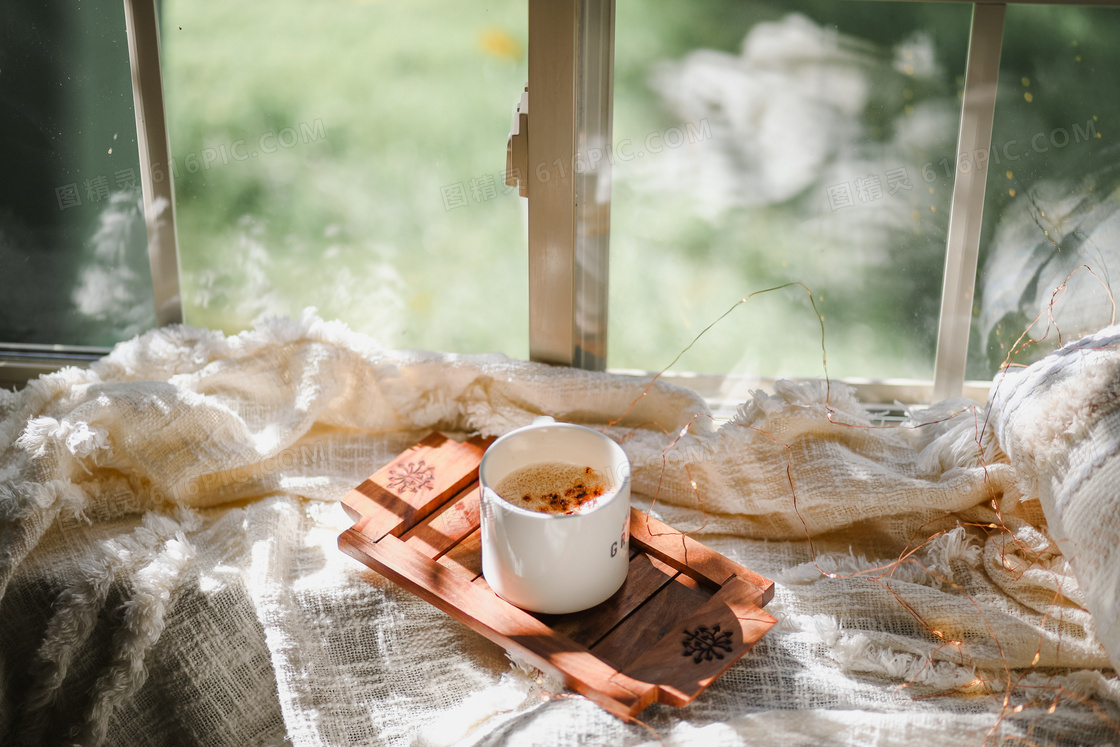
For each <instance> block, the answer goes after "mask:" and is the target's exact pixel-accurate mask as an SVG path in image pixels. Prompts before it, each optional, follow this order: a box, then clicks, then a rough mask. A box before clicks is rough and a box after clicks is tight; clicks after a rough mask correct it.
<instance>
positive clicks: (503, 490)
mask: <svg viewBox="0 0 1120 747" xmlns="http://www.w3.org/2000/svg"><path fill="white" fill-rule="evenodd" d="M495 489H496V490H497V492H498V495H500V496H502V498H504V499H505V500H506V501H508V502H509V503H512V504H513V505H515V506H520V507H521V508H527V509H529V510H531V511H539V512H541V513H545V514H574V513H576V512H578V511H580V510H582V509H586V508H590V507H591V506H594V505H595V504H596V503H597V502H598V499H599V498H600V496H602V495H604V494H606V493H607V492H609V491H610V482H609V481H608V480H607V478H606V477H605V476H604V475H603V474H602V473H601V472H599V471H598V470H595V469H593V468H591V467H588V466H586V465H580V464H571V463H569V462H538V463H536V464H530V465H528V466H525V467H521V468H519V469H516V470H514V471H513V472H511V473H509V474H508V475H506V476H505V477H503V478H502V479H501V480H500V481H499V482H498V485H497V487H496V488H495Z"/></svg>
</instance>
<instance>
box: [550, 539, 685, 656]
mask: <svg viewBox="0 0 1120 747" xmlns="http://www.w3.org/2000/svg"><path fill="white" fill-rule="evenodd" d="M676 575H677V573H676V571H675V570H674V569H673V568H671V567H669V566H667V565H665V564H664V563H662V562H661V561H660V560H657V559H656V558H652V557H650V556H649V555H646V554H645V553H644V552H639V553H637V554H636V555H634V557H633V558H631V559H630V570H629V572H628V573H627V575H626V581H625V582H624V583H623V584H622V588H621V589H619V590H618V591H617V592H616V593H615V595H614V596H612V597H611V598H610V599H608V600H607V601H605V602H603V603H602V604H600V605H599V606H597V607H595V608H594V609H590V610H586V611H584V612H577V613H575V614H571V615H550V616H547V617H546V616H541V618H542V619H543V620H544V621H545V622H546V623H547V624H548V625H549V627H551V628H552V629H553V630H555V631H557V632H560V633H563V634H564V635H566V636H568V637H569V638H571V639H572V640H573V641H577V642H579V643H581V644H583V645H584V646H587V647H588V648H591V647H592V646H594V645H595V644H596V643H598V642H599V641H600V640H602V638H603V637H604V636H605V635H607V633H609V632H610V631H611V630H612V629H613V628H614V627H615V626H616V625H618V624H619V623H620V622H622V621H623V620H624V619H626V617H627V616H628V615H630V614H631V613H632V612H634V610H636V609H638V608H639V607H640V606H642V605H643V604H645V603H646V601H648V600H649V598H650V597H652V596H653V595H654V594H656V593H657V590H658V589H660V588H661V587H662V586H664V585H665V584H667V583H669V582H670V581H672V580H673V578H674V576H676Z"/></svg>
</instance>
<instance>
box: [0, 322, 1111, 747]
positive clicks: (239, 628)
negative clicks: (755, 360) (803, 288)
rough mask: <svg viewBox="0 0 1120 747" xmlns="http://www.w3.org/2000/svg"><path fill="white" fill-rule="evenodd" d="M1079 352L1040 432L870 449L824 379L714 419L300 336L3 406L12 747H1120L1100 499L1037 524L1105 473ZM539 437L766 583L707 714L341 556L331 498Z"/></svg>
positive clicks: (148, 351)
mask: <svg viewBox="0 0 1120 747" xmlns="http://www.w3.org/2000/svg"><path fill="white" fill-rule="evenodd" d="M1108 332H1109V331H1106V332H1105V333H1102V334H1104V335H1107V334H1108ZM1111 333H1112V334H1114V335H1115V334H1116V330H1111ZM1095 347H1096V348H1101V347H1106V348H1107V346H1102V345H1097V346H1095ZM1092 352H1093V354H1094V355H1096V356H1098V358H1096V359H1094V362H1091V363H1092V365H1087V364H1085V361H1086V360H1087V359H1084V358H1080V357H1078V356H1076V355H1075V356H1072V357H1071V356H1070V355H1066V358H1065V360H1067V361H1072V360H1074V359H1077V360H1080V361H1082V364H1083V365H1080V367H1079V368H1072V367H1069V366H1067V365H1065V364H1061V363H1060V362H1057V361H1058V358H1056V357H1053V356H1052V357H1051V358H1049V359H1047V361H1044V363H1047V365H1050V366H1051V367H1054V366H1057V368H1058V369H1061V370H1063V371H1064V372H1065V378H1064V379H1063V382H1064V383H1063V387H1064V388H1063V389H1062V395H1061V398H1060V400H1051V401H1050V403H1049V405H1048V406H1042V407H1040V406H1038V403H1039V402H1040V401H1041V400H1039V399H1038V398H1037V397H1036V394H1035V392H1032V391H1031V388H1030V387H1026V388H1017V387H1013V386H1010V385H1008V386H1003V385H1000V386H997V387H996V389H995V391H996V395H995V397H994V398H993V403H992V406H991V407H988V406H980V405H977V404H975V403H968V402H964V401H961V402H946V403H942V404H940V405H939V406H938V407H936V408H933V409H932V410H930V411H926V412H920V413H912V419H913V422H912V423H910V424H909V425H907V426H904V427H871V425H872V424H871V422H870V421H869V420H868V416H867V414H866V412H865V410H864V408H863V407H862V406H861V405H860V404H859V403H858V402H857V401H856V400H855V399H854V397H853V396H852V394H851V392H850V391H848V390H847V389H846V388H844V387H842V386H840V385H837V384H835V383H833V384H832V385H831V386H828V385H827V384H826V383H824V382H809V383H804V384H798V385H795V384H791V383H779V384H778V385H777V387H776V390H775V391H774V392H772V393H770V394H763V393H761V392H759V393H756V394H755V395H754V396H753V397H752V399H751V400H750V401H749V402H747V403H745V404H744V405H743V406H742V407H741V408H740V410H739V412H738V415H737V417H736V418H735V419H734V421H732V422H726V423H716V422H714V421H713V420H712V418H711V417H710V415H709V414H708V410H707V409H706V407H705V404H704V402H703V401H702V400H701V399H699V398H698V397H697V396H695V395H694V394H692V393H690V392H688V391H686V390H682V389H678V388H675V387H671V386H667V385H662V384H661V383H660V382H658V383H657V384H655V385H654V386H652V387H651V388H649V389H648V393H646V394H645V395H644V396H643V392H645V391H646V389H647V385H648V384H649V381H648V380H637V379H634V378H629V377H623V376H614V375H608V374H597V373H589V372H582V371H574V370H569V369H563V368H553V367H548V366H543V365H537V364H530V363H525V362H520V361H514V360H509V359H507V358H505V357H502V356H497V355H484V356H464V355H447V354H435V353H422V352H397V351H387V350H383V349H381V348H380V347H379V346H378V345H377V344H376V343H374V342H373V341H371V340H370V339H369V338H367V337H363V336H360V335H357V334H354V333H352V332H350V331H348V330H347V329H346V328H345V327H344V326H342V325H340V324H337V323H328V322H324V321H322V320H320V319H318V318H316V317H315V316H314V315H312V314H307V315H305V316H304V317H302V318H301V319H299V320H275V321H271V322H267V323H264V324H262V325H261V326H259V327H258V328H257V329H255V330H253V331H252V332H248V333H244V334H241V335H238V336H234V337H225V336H223V335H221V334H218V333H215V332H210V331H205V330H199V329H192V328H189V327H172V328H168V329H162V330H157V331H154V332H150V333H148V334H145V335H143V336H141V337H139V338H137V339H134V340H132V341H129V342H126V343H123V344H121V345H119V346H118V347H117V348H116V349H115V350H114V351H113V352H112V354H110V355H109V356H108V357H106V358H105V359H103V360H101V361H98V362H97V363H96V364H94V365H93V366H92V367H91V368H90V369H89V370H76V369H67V370H64V371H61V372H59V373H57V374H53V375H50V376H45V377H42V378H41V379H39V380H37V381H34V382H32V383H31V384H29V385H28V386H27V387H26V388H25V389H23V390H21V391H19V392H15V393H11V392H3V393H0V474H2V480H0V543H2V544H0V626H2V637H0V641H2V643H0V647H2V648H0V650H2V652H3V655H2V659H0V682H2V685H0V687H2V692H0V743H3V744H19V743H30V744H40V743H49V744H56V743H81V744H108V745H131V744H205V745H233V746H236V747H244V746H245V745H257V744H281V743H285V742H290V743H292V744H296V745H405V744H407V745H444V744H480V745H481V744H485V745H491V744H548V745H576V744H581V745H585V744H604V745H636V744H657V743H659V742H660V743H664V744H697V745H705V746H707V745H718V744H728V745H740V744H781V745H801V744H804V745H820V744H829V745H864V744H877V745H894V744H897V745H911V744H930V745H937V744H946V745H954V747H959V746H960V745H962V744H981V743H985V742H987V743H990V744H998V743H1000V742H1001V740H1003V739H1006V738H1020V737H1021V738H1023V739H1029V740H1032V743H1037V744H1109V743H1117V742H1120V709H1118V707H1117V703H1118V697H1120V682H1118V680H1117V677H1116V674H1115V672H1114V669H1113V666H1114V663H1115V662H1116V661H1117V660H1118V659H1120V656H1118V654H1120V647H1117V646H1116V645H1115V643H1114V642H1115V641H1116V637H1115V636H1116V629H1115V628H1114V627H1112V622H1113V619H1114V618H1115V615H1116V612H1117V607H1116V604H1115V603H1116V600H1117V599H1118V598H1120V597H1118V595H1117V587H1116V584H1115V579H1116V577H1117V575H1118V572H1117V568H1118V567H1120V563H1118V562H1117V561H1118V559H1117V558H1116V557H1115V556H1114V555H1107V556H1101V555H1099V553H1102V552H1106V551H1115V549H1116V546H1117V544H1118V543H1117V542H1113V544H1112V546H1111V550H1109V548H1107V547H1104V545H1103V544H1102V545H1100V546H1098V545H1093V544H1092V542H1093V541H1096V540H1094V539H1093V538H1094V537H1098V535H1100V534H1101V532H1099V531H1097V529H1098V527H1105V529H1108V527H1115V526H1116V525H1117V516H1118V515H1120V514H1118V513H1117V508H1116V499H1115V498H1114V499H1113V500H1112V501H1111V502H1108V503H1107V509H1101V510H1100V511H1098V513H1097V514H1094V513H1093V510H1094V508H1093V505H1096V504H1091V505H1089V506H1088V507H1084V506H1082V507H1081V508H1079V509H1078V510H1079V511H1080V513H1078V514H1077V517H1078V518H1077V524H1076V526H1074V527H1065V526H1063V531H1062V533H1061V536H1055V532H1054V530H1053V527H1054V526H1056V524H1055V522H1054V516H1053V515H1052V514H1053V511H1054V509H1055V508H1057V509H1058V511H1059V513H1060V512H1061V510H1062V509H1063V507H1068V506H1070V505H1073V504H1075V503H1077V496H1078V495H1080V493H1078V492H1077V490H1076V487H1077V486H1076V485H1073V483H1072V482H1071V480H1070V479H1067V478H1068V474H1067V471H1066V469H1067V466H1068V464H1069V463H1070V459H1069V457H1068V455H1070V454H1075V457H1076V458H1075V459H1074V461H1075V462H1076V464H1077V465H1081V464H1083V463H1092V461H1093V459H1094V458H1096V459H1097V461H1098V462H1099V461H1101V460H1102V459H1104V461H1108V459H1105V456H1104V455H1102V453H1101V452H1100V449H1096V451H1094V450H1093V448H1095V447H1093V448H1089V447H1084V446H1083V444H1084V443H1088V442H1087V441H1084V439H1083V438H1082V437H1081V436H1079V435H1078V433H1082V434H1083V435H1084V437H1085V438H1089V437H1092V438H1095V439H1097V440H1096V441H1093V443H1094V444H1103V443H1109V444H1115V443H1116V442H1117V430H1118V426H1117V417H1113V416H1110V417H1108V418H1106V417H1104V415H1105V414H1106V413H1108V412H1111V413H1115V412H1116V411H1117V405H1116V397H1117V391H1118V390H1120V374H1118V373H1117V372H1118V371H1120V363H1118V360H1120V358H1118V357H1117V354H1116V351H1115V350H1113V349H1111V348H1108V349H1104V350H1100V349H1095V350H1093V351H1092ZM1031 370H1034V369H1031ZM1102 372H1106V373H1104V374H1102ZM1019 375H1020V376H1029V375H1030V374H1028V373H1024V374H1019ZM1008 381H1010V379H1009V380H1008ZM1006 393H1017V396H1014V397H1012V396H1008V395H1007V394H1006ZM1058 402H1060V403H1061V404H1062V405H1063V406H1068V407H1066V409H1063V407H1057V406H1056V404H1057V403H1058ZM1078 402H1081V403H1083V404H1084V408H1083V409H1082V411H1083V412H1088V411H1090V410H1091V417H1090V416H1088V415H1087V416H1086V418H1087V419H1084V423H1085V425H1084V428H1082V431H1079V432H1070V433H1066V435H1065V436H1063V437H1062V438H1056V437H1051V438H1049V440H1045V439H1043V440H1041V441H1040V439H1039V438H1035V436H1038V435H1039V434H1043V433H1049V434H1052V433H1054V432H1056V431H1062V426H1061V424H1060V423H1059V422H1058V420H1055V419H1060V418H1063V417H1066V416H1067V415H1068V414H1069V412H1071V411H1072V410H1071V409H1069V408H1073V409H1076V406H1077V403H1078ZM1032 408H1033V409H1032ZM1109 408H1111V409H1109ZM539 414H548V415H552V416H554V417H556V418H558V419H561V420H569V421H574V422H581V423H587V424H592V425H595V426H598V427H604V426H606V428H605V430H606V432H607V433H608V434H610V435H611V436H612V437H614V438H616V439H617V440H619V441H620V442H621V443H622V444H623V445H624V447H625V448H626V450H627V452H628V454H629V456H630V458H631V461H632V462H633V464H634V467H635V471H634V490H635V494H636V502H637V503H638V504H639V505H641V506H644V507H647V508H650V510H651V511H652V513H654V514H655V515H657V516H658V517H659V518H661V519H662V520H664V521H667V522H668V523H670V524H672V525H674V526H676V527H678V528H680V529H682V530H685V531H693V530H695V532H696V534H695V536H696V538H697V539H699V540H700V541H701V542H704V543H706V544H708V545H709V546H711V547H712V548H714V549H716V550H717V551H719V552H722V553H724V554H725V555H727V556H729V557H730V558H732V559H733V560H736V561H738V562H740V563H742V564H744V565H746V566H748V567H750V568H751V569H753V570H755V571H758V572H759V573H762V574H763V575H767V576H769V577H771V578H774V579H775V580H776V581H777V586H776V594H775V598H774V601H773V602H772V603H771V604H770V606H769V607H768V610H769V611H770V612H771V613H772V614H774V615H775V616H776V617H777V618H778V620H779V625H778V626H777V627H775V628H774V629H773V630H772V631H771V632H770V633H769V634H767V636H766V637H765V638H763V639H762V641H761V642H760V643H759V644H758V645H757V646H756V647H755V648H754V649H753V650H752V651H751V652H750V653H749V654H747V656H746V657H744V658H743V659H742V660H741V661H740V662H739V663H738V664H736V665H735V666H734V667H732V668H731V669H730V670H728V672H727V673H726V674H725V675H724V676H723V677H721V678H720V679H718V680H717V681H716V682H715V683H714V684H713V685H712V686H711V687H710V688H709V689H708V690H707V691H706V692H704V693H703V694H702V695H701V696H700V697H699V698H698V699H697V700H696V701H695V702H694V703H693V704H692V705H690V706H688V707H686V708H681V709H677V708H671V707H668V706H660V705H654V706H651V707H650V708H648V709H647V710H646V711H645V712H643V713H642V714H641V718H642V721H643V723H641V724H624V723H623V722H621V721H619V720H618V719H616V718H614V717H613V716H610V715H609V714H607V713H606V712H605V711H603V710H601V709H600V708H599V707H598V706H596V705H594V704H593V703H591V702H590V701H587V700H585V699H584V698H582V697H579V696H575V695H574V694H572V693H570V692H567V691H565V690H564V689H563V688H562V687H560V686H559V685H557V683H555V682H551V681H549V680H548V679H547V678H546V677H543V676H541V675H540V673H538V672H535V671H533V670H530V669H528V668H525V667H522V666H519V665H517V664H515V663H513V662H511V661H510V660H509V659H508V658H507V657H506V656H505V655H504V653H503V652H502V650H501V649H499V648H498V647H497V646H495V645H494V644H492V643H490V642H488V641H487V640H485V639H483V638H482V637H480V636H478V635H477V634H475V633H473V632H471V631H470V630H468V629H467V628H466V627H464V626H462V625H460V624H459V623H457V622H456V621H454V620H453V619H452V618H450V617H448V616H446V615H445V614H443V613H442V612H439V611H438V610H436V609H435V608H433V607H431V606H429V605H428V604H426V603H425V602H423V601H420V600H419V599H417V598H415V597H414V596H413V595H411V594H409V593H408V592H406V591H404V590H403V589H400V588H398V587H396V586H394V585H393V584H391V583H390V582H388V581H386V580H385V579H383V578H382V577H380V576H378V575H377V574H376V573H374V572H372V571H370V570H368V569H367V568H365V567H364V566H362V565H361V564H359V563H357V562H356V561H354V560H353V559H351V558H349V557H347V556H345V555H343V554H342V553H341V552H339V551H338V549H337V547H336V540H337V536H338V534H339V532H341V531H342V530H343V529H345V528H346V527H347V526H348V525H349V522H348V521H347V520H346V518H345V515H344V514H343V512H342V511H341V509H340V508H339V505H338V503H337V501H338V499H339V498H340V497H341V496H342V495H343V494H344V493H345V492H347V491H348V490H349V489H350V488H351V487H353V486H354V485H356V484H357V483H358V482H360V481H361V480H363V479H364V478H365V477H366V476H368V475H369V474H370V473H372V472H373V471H375V470H376V469H377V468H378V467H379V466H380V465H382V464H384V463H386V462H387V461H389V460H390V459H391V458H392V457H394V456H395V455H396V454H397V453H399V452H400V451H401V450H402V449H404V448H405V447H407V446H409V445H411V444H412V443H414V442H415V441H417V440H418V439H419V438H421V437H422V436H423V435H425V434H426V433H428V432H429V431H431V430H441V431H444V432H446V433H449V434H451V435H453V436H456V437H465V436H467V435H469V434H471V433H476V432H477V433H481V434H484V435H494V434H500V433H503V432H505V431H507V430H509V429H511V428H513V427H515V426H518V425H521V424H524V423H527V422H529V421H530V420H531V419H532V418H533V417H534V416H536V415H539ZM618 418H622V420H621V421H619V422H617V423H615V424H611V423H612V422H613V421H615V420H616V419H618ZM608 424H611V425H608ZM1067 430H1068V429H1067ZM1062 432H1064V431H1062ZM1085 434H1088V435H1085ZM1109 439H1111V440H1109ZM1007 444H1014V448H1010V447H1007V446H1006V445H1007ZM1079 448H1080V449H1081V451H1078V449H1079ZM1085 448H1088V449H1089V450H1088V452H1086V451H1085ZM1005 450H1006V451H1007V453H1006V454H1005ZM1082 452H1084V453H1082ZM1008 454H1009V455H1010V458H1009V456H1008ZM1063 454H1065V455H1066V457H1063V456H1062V455H1063ZM1077 454H1081V456H1076V455H1077ZM1085 454H1088V456H1085ZM1082 457H1084V458H1082ZM1107 457H1108V458H1109V459H1115V458H1118V457H1116V456H1115V449H1113V450H1112V451H1110V452H1109V453H1108V455H1107ZM1063 459H1065V461H1063ZM1086 459H1088V462H1086V461H1085V460H1086ZM1111 464H1112V465H1113V466H1115V464H1116V462H1115V461H1112V462H1111ZM1110 468H1111V467H1110ZM1118 469H1120V468H1118ZM1109 474H1112V473H1109ZM1078 475H1080V477H1079V479H1082V482H1084V479H1085V470H1081V471H1080V472H1078ZM1115 485H1116V483H1115V482H1113V483H1111V485H1109V484H1108V483H1107V481H1105V482H1104V483H1102V484H1101V485H1098V486H1097V490H1098V493H1103V494H1106V495H1107V493H1108V492H1109V491H1111V492H1112V493H1113V494H1115V492H1116V488H1115ZM1039 486H1044V487H1045V489H1044V490H1041V491H1040V490H1039ZM1063 489H1067V490H1066V492H1067V493H1069V494H1068V495H1067V494H1063V493H1061V491H1062V490H1063ZM1071 491H1072V492H1071ZM1056 496H1057V497H1056ZM1071 501H1072V503H1071ZM1098 503H1099V501H1098ZM651 504H652V507H651ZM1078 505H1080V504H1078ZM1069 516H1070V514H1069V512H1068V509H1067V510H1066V513H1062V514H1061V517H1062V518H1061V521H1064V522H1067V523H1068V522H1069ZM1047 518H1050V519H1051V521H1050V524H1049V526H1050V527H1051V528H1050V529H1048V522H1047ZM1086 521H1087V522H1088V524H1085V522H1086ZM1110 522H1111V523H1110ZM1077 527H1081V528H1082V530H1083V531H1082V532H1081V534H1079V533H1078V529H1077ZM1083 535H1091V537H1090V538H1089V539H1086V538H1085V536H1083ZM1083 547H1088V548H1089V549H1088V550H1082V549H1081V548H1083ZM1060 548H1061V549H1060ZM1102 548H1104V549H1102ZM1063 550H1064V552H1063ZM1079 553H1080V554H1079ZM1094 553H1098V555H1094ZM1099 559H1103V560H1105V561H1107V562H1106V563H1104V564H1103V565H1102V563H1100V562H1097V560H1099ZM1079 580H1080V581H1081V583H1079ZM1110 605H1111V606H1110ZM1102 615H1103V616H1106V617H1107V619H1105V618H1102V617H1101V616H1102ZM1094 616H1097V617H1098V620H1096V621H1095V620H1094ZM1102 620H1104V621H1105V624H1104V625H1102V624H1101V621H1102ZM1098 627H1099V628H1100V629H1101V630H1102V631H1104V630H1106V629H1107V630H1108V631H1109V633H1108V635H1107V636H1106V635H1104V634H1103V633H1102V635H1101V638H1103V639H1104V640H1105V641H1106V642H1108V643H1109V645H1110V646H1111V651H1112V654H1113V656H1112V659H1111V660H1110V658H1109V649H1108V648H1106V646H1105V645H1103V644H1102V643H1101V640H1099V639H1098V635H1097V633H1096V630H1097V629H1098Z"/></svg>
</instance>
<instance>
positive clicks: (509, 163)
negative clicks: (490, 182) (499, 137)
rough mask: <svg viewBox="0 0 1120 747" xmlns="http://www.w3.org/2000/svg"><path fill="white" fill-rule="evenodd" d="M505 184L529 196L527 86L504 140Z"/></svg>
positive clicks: (514, 111) (520, 193)
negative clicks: (507, 136) (507, 135)
mask: <svg viewBox="0 0 1120 747" xmlns="http://www.w3.org/2000/svg"><path fill="white" fill-rule="evenodd" d="M506 186H507V187H517V193H518V194H519V195H521V196H522V197H528V196H529V86H528V85H526V86H525V90H524V91H523V92H522V93H521V101H520V102H518V104H517V107H516V108H515V109H514V110H513V125H512V126H511V127H510V131H509V138H508V139H507V140H506Z"/></svg>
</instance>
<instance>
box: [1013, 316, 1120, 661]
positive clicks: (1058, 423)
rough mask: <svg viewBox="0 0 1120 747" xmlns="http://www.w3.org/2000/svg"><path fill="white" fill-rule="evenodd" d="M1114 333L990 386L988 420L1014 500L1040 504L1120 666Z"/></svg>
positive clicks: (1118, 399) (1118, 386)
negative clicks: (1020, 496) (1010, 473)
mask: <svg viewBox="0 0 1120 747" xmlns="http://www.w3.org/2000/svg"><path fill="white" fill-rule="evenodd" d="M1118 345H1120V329H1118V328H1110V329H1106V330H1103V331H1102V332H1100V333H1098V334H1096V335H1093V336H1091V337H1086V338H1083V339H1081V340H1078V341H1077V342H1075V343H1072V344H1070V345H1067V346H1066V347H1064V348H1062V349H1061V350H1059V351H1057V352H1056V353H1055V354H1053V355H1051V356H1050V357H1049V358H1047V359H1045V360H1043V361H1041V362H1040V363H1038V364H1036V365H1034V366H1031V367H1030V368H1027V369H1020V370H1017V371H1011V372H1008V373H1007V374H1005V375H1004V376H1001V377H1000V378H999V379H997V381H996V382H995V384H996V386H995V390H994V393H993V397H992V407H993V411H995V412H997V413H998V419H997V422H998V424H999V436H1000V439H1001V441H1003V442H1004V444H1005V446H1004V448H1005V450H1006V451H1007V453H1008V455H1009V456H1010V457H1011V460H1012V464H1013V465H1014V466H1015V472H1016V475H1017V477H1018V480H1019V484H1020V488H1021V490H1022V492H1023V493H1024V494H1025V495H1027V496H1031V497H1032V498H1035V499H1037V500H1039V501H1040V503H1041V505H1042V509H1043V511H1044V513H1045V514H1046V518H1047V520H1048V522H1049V526H1050V530H1051V535H1052V536H1053V537H1054V539H1055V542H1057V544H1058V546H1059V547H1060V548H1061V549H1062V553H1063V555H1064V556H1065V557H1066V558H1068V560H1069V564H1070V566H1071V568H1072V570H1073V574H1074V576H1075V577H1076V578H1077V580H1078V582H1079V586H1080V588H1081V589H1082V591H1083V594H1084V597H1085V600H1086V606H1087V607H1088V609H1089V610H1090V611H1091V612H1092V614H1093V619H1094V622H1095V623H1096V630H1097V633H1098V635H1099V636H1100V638H1101V640H1102V641H1103V643H1104V644H1105V646H1106V648H1107V649H1108V651H1109V654H1110V655H1111V657H1112V662H1113V664H1114V665H1118V666H1120V619H1118V616H1120V355H1117V346H1118Z"/></svg>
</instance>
